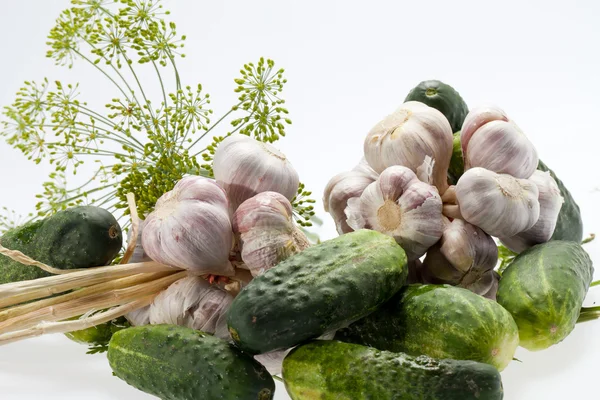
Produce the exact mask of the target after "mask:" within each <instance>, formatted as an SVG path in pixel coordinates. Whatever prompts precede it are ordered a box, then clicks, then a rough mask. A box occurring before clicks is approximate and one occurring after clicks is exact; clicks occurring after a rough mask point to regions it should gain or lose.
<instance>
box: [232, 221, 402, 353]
mask: <svg viewBox="0 0 600 400" xmlns="http://www.w3.org/2000/svg"><path fill="white" fill-rule="evenodd" d="M407 275H408V267H407V261H406V254H405V253H404V250H402V248H401V247H400V246H398V244H397V243H396V241H395V240H394V239H392V238H391V237H389V236H386V235H384V234H383V233H379V232H376V231H371V230H365V229H363V230H359V231H356V232H352V233H347V234H345V235H342V236H339V237H337V238H335V239H332V240H328V241H325V242H323V243H320V244H317V245H315V246H312V247H309V248H308V249H306V250H304V251H302V252H301V253H298V254H295V255H293V256H291V257H290V258H288V259H286V260H285V261H283V262H281V263H279V264H278V265H277V266H275V267H274V268H272V269H270V270H268V271H267V272H265V273H264V274H262V275H260V276H258V277H256V278H254V279H253V280H252V281H251V282H250V283H249V284H248V286H246V287H245V288H244V289H243V290H242V291H241V292H240V294H239V295H238V296H237V297H236V298H235V300H234V301H233V303H232V304H231V308H230V309H229V312H228V319H227V323H228V325H229V332H230V334H231V337H232V338H233V340H234V341H235V342H236V344H237V345H238V346H239V347H240V348H241V349H242V350H244V351H246V352H248V353H251V354H260V353H267V352H270V351H274V350H278V349H288V348H290V347H293V346H295V345H297V344H299V343H301V342H303V341H305V340H308V339H312V338H316V337H319V336H321V335H323V334H324V333H327V332H330V331H333V330H336V329H339V328H341V327H343V326H346V325H347V324H349V323H351V322H353V321H356V320H358V319H360V318H362V317H364V316H365V315H367V314H369V313H371V312H373V311H374V310H375V309H376V308H377V307H379V306H380V305H381V304H383V303H384V302H386V301H387V300H388V299H390V298H391V297H392V296H393V295H394V293H396V292H397V291H398V290H399V289H400V288H401V287H402V285H404V283H405V282H406V278H407Z"/></svg>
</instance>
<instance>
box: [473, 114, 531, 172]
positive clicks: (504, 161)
mask: <svg viewBox="0 0 600 400" xmlns="http://www.w3.org/2000/svg"><path fill="white" fill-rule="evenodd" d="M461 146H462V149H463V155H464V160H465V169H466V170H468V169H469V168H474V167H481V168H485V169H488V170H490V171H493V172H496V173H499V174H508V175H512V176H514V177H515V178H520V179H527V178H529V177H530V176H531V175H532V174H533V173H534V172H535V170H536V169H537V166H538V162H539V158H538V154H537V151H536V149H535V147H534V146H533V143H531V141H530V140H529V139H528V138H527V136H525V134H524V133H523V132H522V131H521V129H520V128H519V127H518V126H517V124H515V123H514V122H513V121H511V120H509V119H508V117H507V116H506V114H505V113H504V111H502V110H501V109H499V108H497V107H493V106H492V107H490V106H487V107H479V108H476V109H474V110H472V111H471V112H470V113H469V114H468V115H467V118H466V119H465V122H464V124H463V130H462V131H461Z"/></svg>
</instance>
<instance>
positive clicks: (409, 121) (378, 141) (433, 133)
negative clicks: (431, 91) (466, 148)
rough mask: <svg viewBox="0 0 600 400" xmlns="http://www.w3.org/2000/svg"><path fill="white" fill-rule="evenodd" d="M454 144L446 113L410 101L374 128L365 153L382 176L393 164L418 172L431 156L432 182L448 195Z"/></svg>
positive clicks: (369, 136)
mask: <svg viewBox="0 0 600 400" xmlns="http://www.w3.org/2000/svg"><path fill="white" fill-rule="evenodd" d="M452 141H453V136H452V128H451V127H450V123H449V122H448V120H447V119H446V117H444V114H442V113H441V112H439V111H438V110H436V109H435V108H432V107H429V106H427V105H425V104H423V103H420V102H417V101H408V102H406V103H404V104H402V106H400V108H398V109H397V110H396V111H394V113H393V114H391V115H388V116H387V117H385V118H384V119H383V121H381V122H379V123H378V124H377V125H375V127H374V128H373V129H371V131H370V132H369V134H368V135H367V138H366V139H365V143H364V152H365V158H366V159H367V161H368V162H369V165H370V166H371V167H373V169H374V170H375V171H377V172H379V173H381V172H382V171H383V170H384V169H386V168H387V167H390V166H392V165H402V166H404V167H407V168H409V169H411V170H412V171H413V172H415V173H417V169H418V168H420V167H421V166H422V165H423V162H424V161H425V157H426V156H429V157H430V158H431V160H432V161H433V171H432V183H433V185H435V186H436V187H437V188H438V190H439V192H440V193H444V192H445V191H446V188H447V187H448V177H447V172H448V166H449V165H450V158H451V157H452Z"/></svg>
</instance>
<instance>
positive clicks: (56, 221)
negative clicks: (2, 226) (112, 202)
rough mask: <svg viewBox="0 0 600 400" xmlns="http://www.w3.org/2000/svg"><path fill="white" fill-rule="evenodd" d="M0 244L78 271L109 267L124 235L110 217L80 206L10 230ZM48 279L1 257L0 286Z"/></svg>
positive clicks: (38, 271)
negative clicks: (1, 284) (80, 269)
mask: <svg viewBox="0 0 600 400" xmlns="http://www.w3.org/2000/svg"><path fill="white" fill-rule="evenodd" d="M0 244H2V245H3V246H4V247H6V248H8V249H11V250H19V251H21V252H23V253H24V254H25V255H27V256H29V257H32V258H33V259H35V260H37V261H40V262H43V263H45V264H48V265H50V266H52V267H55V268H60V269H79V268H89V267H98V266H102V265H107V264H109V263H110V262H111V261H112V260H113V259H114V258H115V257H116V256H117V254H118V253H119V251H120V250H121V246H122V245H123V235H122V232H121V227H120V226H119V224H118V222H117V221H116V220H115V217H113V215H112V214H111V213H109V212H108V211H106V210H104V209H102V208H99V207H94V206H80V207H73V208H69V209H67V210H64V211H59V212H57V213H56V214H54V215H52V216H51V217H48V218H46V219H43V220H39V221H35V222H32V223H30V224H27V225H24V226H21V227H18V228H15V229H11V230H9V231H8V232H6V233H5V234H4V236H2V237H1V238H0ZM49 275H50V274H49V273H47V272H45V271H43V270H41V269H40V268H37V267H31V266H25V265H22V264H21V263H18V262H16V261H12V260H11V259H9V258H8V257H6V256H3V255H0V283H9V282H17V281H24V280H30V279H38V278H42V277H45V276H49Z"/></svg>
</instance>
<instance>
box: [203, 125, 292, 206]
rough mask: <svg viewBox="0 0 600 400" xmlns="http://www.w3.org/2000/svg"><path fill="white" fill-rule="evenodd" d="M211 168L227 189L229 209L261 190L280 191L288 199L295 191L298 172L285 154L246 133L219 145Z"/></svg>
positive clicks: (229, 138) (226, 139)
mask: <svg viewBox="0 0 600 400" xmlns="http://www.w3.org/2000/svg"><path fill="white" fill-rule="evenodd" d="M213 171H214V175H215V179H216V180H217V182H218V183H219V184H220V185H222V186H223V188H224V189H225V191H226V192H227V195H228V197H229V201H230V203H231V204H230V206H231V210H232V211H235V210H236V209H237V207H238V206H239V205H240V204H242V203H243V202H244V201H246V200H248V199H249V198H251V197H252V196H254V195H256V194H258V193H261V192H266V191H272V192H277V193H281V194H282V195H284V196H285V197H286V198H287V199H288V200H292V199H293V198H294V196H296V193H297V192H298V185H299V178H298V173H297V172H296V170H295V169H294V167H293V166H292V164H291V163H290V162H289V160H288V159H287V158H286V157H285V155H284V154H283V153H281V152H280V151H279V150H277V149H276V148H275V147H273V146H271V145H270V144H267V143H263V142H259V141H257V140H254V139H252V138H251V137H248V136H246V135H240V134H233V135H231V136H229V137H227V138H225V140H223V141H222V142H221V143H220V144H219V146H218V147H217V150H216V152H215V156H214V162H213Z"/></svg>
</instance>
